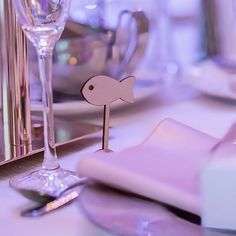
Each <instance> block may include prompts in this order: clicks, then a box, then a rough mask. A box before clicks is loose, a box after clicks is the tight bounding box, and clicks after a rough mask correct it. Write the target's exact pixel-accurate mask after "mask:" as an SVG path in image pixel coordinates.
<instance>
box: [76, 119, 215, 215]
mask: <svg viewBox="0 0 236 236" xmlns="http://www.w3.org/2000/svg"><path fill="white" fill-rule="evenodd" d="M217 142H218V140H217V139H215V138H213V137H211V136H208V135H207V134H204V133H201V132H199V131H197V130H194V129H192V128H190V127H188V126H186V125H183V124H181V123H179V122H177V121H174V120H171V119H166V120H164V121H162V122H161V123H160V124H159V125H158V126H157V128H156V129H155V130H154V132H153V133H152V134H151V135H150V137H148V138H147V139H146V140H145V141H144V142H143V143H142V144H140V145H138V146H136V147H132V148H130V149H127V150H125V151H122V152H119V153H103V152H98V153H94V154H91V155H90V156H88V157H85V158H82V159H81V160H80V162H79V165H78V173H79V175H80V176H83V177H89V178H91V179H94V180H96V181H99V182H102V183H104V184H106V185H109V186H112V187H115V188H118V189H122V190H126V191H129V192H133V193H136V194H139V195H141V196H145V197H147V198H150V199H153V200H157V201H160V202H163V203H166V204H169V205H172V206H175V207H178V208H180V209H183V210H186V211H189V212H192V213H194V214H197V215H200V212H201V200H200V178H199V177H200V173H201V170H202V168H203V167H204V166H205V165H206V164H207V162H208V161H209V159H210V158H211V155H210V150H211V149H212V147H213V146H214V145H215V144H216V143H217Z"/></svg>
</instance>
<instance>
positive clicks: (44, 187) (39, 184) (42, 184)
mask: <svg viewBox="0 0 236 236" xmlns="http://www.w3.org/2000/svg"><path fill="white" fill-rule="evenodd" d="M80 181H81V179H80V178H79V177H78V176H76V174H75V173H74V172H73V171H69V170H64V169H61V168H58V169H55V170H44V169H39V170H35V171H33V172H30V173H24V174H22V175H18V176H15V177H13V178H12V179H10V186H11V187H12V188H14V189H16V190H18V191H20V190H22V189H23V190H31V191H37V192H41V193H45V194H49V195H51V196H55V197H56V196H58V195H59V194H60V193H61V192H62V191H64V190H65V189H67V188H69V187H71V186H72V185H75V184H76V183H78V182H80Z"/></svg>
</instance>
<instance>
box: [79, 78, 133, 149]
mask: <svg viewBox="0 0 236 236" xmlns="http://www.w3.org/2000/svg"><path fill="white" fill-rule="evenodd" d="M134 82H135V77H134V76H129V77H127V78H125V79H123V80H121V81H118V80H115V79H113V78H111V77H109V76H106V75H98V76H94V77H92V78H91V79H89V80H88V81H87V82H86V83H85V84H84V86H83V87H82V95H83V96H84V98H85V100H86V101H87V102H89V103H90V104H92V105H95V106H104V116H103V141H102V150H104V151H107V152H108V151H110V150H109V145H108V142H109V124H110V104H111V103H112V102H115V101H117V100H119V99H121V100H123V101H125V102H128V103H133V102H134V95H133V87H134Z"/></svg>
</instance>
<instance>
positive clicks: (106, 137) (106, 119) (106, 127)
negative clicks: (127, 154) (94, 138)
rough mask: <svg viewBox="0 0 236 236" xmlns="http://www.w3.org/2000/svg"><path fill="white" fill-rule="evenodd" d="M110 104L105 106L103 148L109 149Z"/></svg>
mask: <svg viewBox="0 0 236 236" xmlns="http://www.w3.org/2000/svg"><path fill="white" fill-rule="evenodd" d="M109 128H110V104H106V105H105V106H104V114H103V138H102V149H103V150H104V151H109Z"/></svg>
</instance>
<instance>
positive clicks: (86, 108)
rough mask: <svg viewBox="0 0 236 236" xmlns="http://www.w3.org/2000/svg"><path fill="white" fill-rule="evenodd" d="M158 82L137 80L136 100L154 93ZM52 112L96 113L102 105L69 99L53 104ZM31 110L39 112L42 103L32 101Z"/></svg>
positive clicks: (121, 102) (68, 113) (58, 114)
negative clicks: (69, 100) (68, 100)
mask: <svg viewBox="0 0 236 236" xmlns="http://www.w3.org/2000/svg"><path fill="white" fill-rule="evenodd" d="M159 86H160V84H159V83H158V82H157V81H154V80H137V81H136V84H135V86H134V95H135V99H136V102H137V101H140V100H143V99H145V98H147V97H148V96H150V95H152V94H153V93H155V92H156V91H157V90H158V88H159ZM126 105H128V103H125V102H123V101H121V100H119V101H116V102H114V103H113V104H112V109H114V108H119V107H123V106H126ZM53 110H54V114H55V115H57V116H66V115H71V116H72V115H79V114H89V113H96V112H99V111H102V110H103V107H97V106H93V105H91V104H89V103H87V102H86V101H81V100H78V101H71V102H62V103H54V104H53ZM31 111H33V112H41V111H42V104H41V103H33V104H32V105H31Z"/></svg>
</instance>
